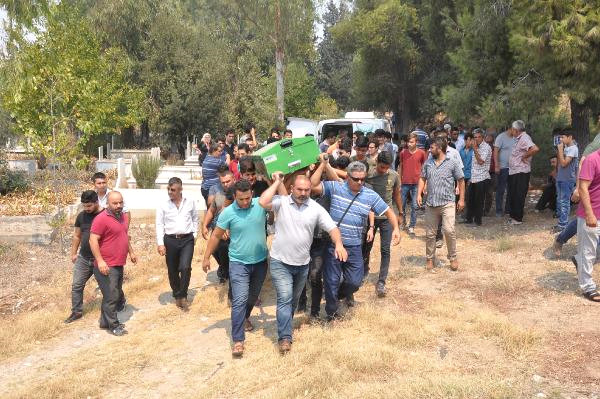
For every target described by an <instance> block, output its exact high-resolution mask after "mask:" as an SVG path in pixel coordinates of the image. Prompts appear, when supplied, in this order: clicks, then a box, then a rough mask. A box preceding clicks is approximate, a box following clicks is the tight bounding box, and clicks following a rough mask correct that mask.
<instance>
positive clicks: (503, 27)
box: [441, 0, 514, 121]
mask: <svg viewBox="0 0 600 399" xmlns="http://www.w3.org/2000/svg"><path fill="white" fill-rule="evenodd" d="M509 13H510V3H509V1H508V0H498V1H496V2H494V3H492V2H490V1H488V0H475V1H473V2H472V4H469V5H468V6H465V7H463V8H462V9H459V10H458V17H457V22H456V25H455V26H453V29H449V32H450V33H451V34H452V35H453V36H454V37H455V38H456V39H457V42H458V43H459V44H458V46H457V47H455V48H454V49H452V50H451V51H449V52H448V55H449V59H450V61H451V66H452V67H453V68H454V70H455V71H456V75H457V77H458V79H457V81H456V82H455V83H452V84H446V85H445V86H444V88H443V90H442V93H441V99H442V103H443V104H444V106H445V110H446V112H447V113H448V115H449V116H450V117H451V118H452V119H454V120H463V121H467V120H469V118H473V117H475V118H477V107H478V106H479V105H480V104H481V102H482V101H483V99H484V98H485V97H486V96H488V95H490V94H494V93H495V92H496V90H497V86H498V85H499V84H502V83H505V82H506V81H507V79H508V78H509V74H510V72H511V70H512V69H513V65H514V58H513V55H512V52H511V50H510V48H509V40H508V39H509V27H508V18H509Z"/></svg>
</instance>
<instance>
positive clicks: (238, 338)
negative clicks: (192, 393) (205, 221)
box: [202, 180, 268, 357]
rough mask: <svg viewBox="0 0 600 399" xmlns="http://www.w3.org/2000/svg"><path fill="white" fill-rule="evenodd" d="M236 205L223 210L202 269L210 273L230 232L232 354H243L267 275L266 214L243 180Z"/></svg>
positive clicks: (237, 189)
mask: <svg viewBox="0 0 600 399" xmlns="http://www.w3.org/2000/svg"><path fill="white" fill-rule="evenodd" d="M233 191H234V194H233V197H234V200H235V201H234V202H233V203H232V204H231V205H230V206H228V207H227V208H225V209H223V211H222V212H221V214H220V215H219V220H218V221H217V225H216V227H215V229H214V230H213V234H212V235H211V236H210V239H209V240H208V243H207V244H206V250H205V251H204V259H203V261H202V269H203V270H204V272H208V270H210V256H211V255H212V253H213V252H214V251H215V250H216V249H217V246H218V245H219V241H220V240H221V238H222V237H223V234H225V231H229V237H230V244H229V281H230V282H231V295H232V298H233V299H232V302H231V337H232V339H233V350H232V355H233V356H234V357H241V356H242V355H243V354H244V340H245V338H246V336H245V333H244V331H252V330H253V329H254V327H253V326H252V323H250V320H249V317H250V314H251V313H252V309H253V308H254V304H255V303H256V299H257V298H258V296H259V294H260V290H261V288H262V285H263V282H264V281H265V276H266V275H267V253H268V251H267V239H266V237H267V235H266V231H265V225H266V221H267V212H266V211H265V210H264V209H263V208H261V207H260V205H259V204H258V198H252V187H251V186H250V183H249V182H248V181H247V180H240V181H238V182H237V183H235V185H234V187H233Z"/></svg>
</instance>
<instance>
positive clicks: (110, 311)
mask: <svg viewBox="0 0 600 399" xmlns="http://www.w3.org/2000/svg"><path fill="white" fill-rule="evenodd" d="M94 277H96V281H97V282H98V285H99V286H100V291H101V292H102V305H101V307H100V328H108V329H113V328H116V327H117V326H118V325H119V319H118V318H117V309H118V307H119V302H120V300H121V293H122V292H123V290H122V289H123V266H113V267H109V268H108V275H104V274H102V273H100V270H99V269H98V267H94Z"/></svg>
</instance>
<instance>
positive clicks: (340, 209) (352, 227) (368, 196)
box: [323, 181, 389, 246]
mask: <svg viewBox="0 0 600 399" xmlns="http://www.w3.org/2000/svg"><path fill="white" fill-rule="evenodd" d="M323 196H325V197H328V198H330V199H331V206H330V207H329V213H330V214H331V218H332V219H333V221H334V222H335V223H336V225H337V224H338V223H339V221H340V219H341V218H342V215H343V214H344V211H345V210H346V208H348V205H349V204H350V201H352V198H354V196H355V194H354V193H353V192H352V191H351V190H350V187H348V183H340V182H334V181H325V182H323ZM388 208H389V207H388V206H387V204H386V203H385V202H384V201H383V200H382V199H381V197H380V196H379V195H378V194H377V193H376V192H375V191H373V190H371V189H370V188H367V187H362V188H361V190H360V192H359V194H358V196H357V197H356V199H355V200H354V203H353V204H352V206H351V207H350V209H349V210H348V212H347V213H346V216H344V219H343V220H342V223H340V226H339V228H340V233H342V242H343V244H344V246H355V245H361V243H362V231H363V227H364V226H365V224H366V222H367V217H368V216H369V212H370V211H371V210H373V212H375V215H376V216H381V215H383V214H384V213H385V212H386V211H387V210H388Z"/></svg>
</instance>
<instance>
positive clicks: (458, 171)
mask: <svg viewBox="0 0 600 399" xmlns="http://www.w3.org/2000/svg"><path fill="white" fill-rule="evenodd" d="M447 145H448V142H447V141H446V139H445V138H442V137H437V138H436V139H435V140H434V141H433V143H432V144H431V147H430V151H431V156H432V157H431V158H430V159H428V160H427V162H425V164H424V165H423V168H422V169H421V178H420V179H419V188H418V192H417V203H418V205H419V206H422V204H423V191H424V189H425V185H427V201H426V205H427V209H426V211H425V225H426V238H427V240H426V244H425V247H426V256H427V265H426V267H425V268H426V269H427V270H429V271H432V270H433V259H434V258H435V236H436V232H437V228H438V224H439V222H440V219H441V221H442V231H443V233H444V236H445V237H446V247H447V248H448V260H449V261H450V269H452V270H458V261H457V260H456V231H455V229H454V219H455V214H456V206H455V205H454V201H455V198H456V197H455V189H454V182H455V181H456V182H458V190H459V200H458V210H459V211H460V210H462V209H463V208H464V207H465V179H464V175H463V171H462V168H461V166H460V165H459V164H458V163H457V162H456V161H454V160H453V159H450V158H446V148H447Z"/></svg>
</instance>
